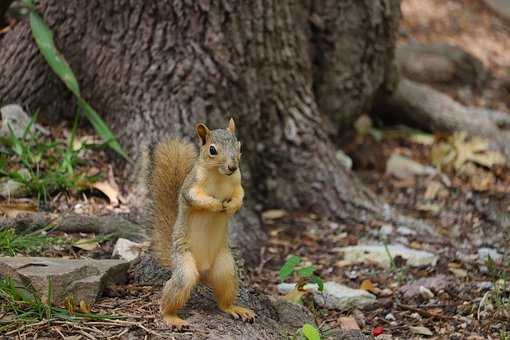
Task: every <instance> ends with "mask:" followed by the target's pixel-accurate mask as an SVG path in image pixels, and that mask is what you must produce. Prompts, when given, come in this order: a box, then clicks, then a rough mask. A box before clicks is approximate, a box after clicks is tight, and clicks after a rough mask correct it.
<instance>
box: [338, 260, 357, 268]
mask: <svg viewBox="0 0 510 340" xmlns="http://www.w3.org/2000/svg"><path fill="white" fill-rule="evenodd" d="M351 264H353V262H352V261H349V260H340V261H337V262H336V263H335V265H336V266H337V267H339V268H342V267H347V266H350V265H351Z"/></svg>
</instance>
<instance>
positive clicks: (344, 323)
mask: <svg viewBox="0 0 510 340" xmlns="http://www.w3.org/2000/svg"><path fill="white" fill-rule="evenodd" d="M338 323H339V324H340V328H341V329H343V330H346V331H347V330H360V328H359V325H358V323H357V322H356V319H355V318H353V317H352V316H348V317H340V318H338Z"/></svg>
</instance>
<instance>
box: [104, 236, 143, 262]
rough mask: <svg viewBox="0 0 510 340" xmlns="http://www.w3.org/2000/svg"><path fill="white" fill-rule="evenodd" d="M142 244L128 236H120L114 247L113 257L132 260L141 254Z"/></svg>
mask: <svg viewBox="0 0 510 340" xmlns="http://www.w3.org/2000/svg"><path fill="white" fill-rule="evenodd" d="M142 246H143V245H142V244H140V243H136V242H133V241H130V240H128V239H126V238H119V239H118V240H117V242H116V243H115V247H113V252H112V257H114V258H120V259H123V260H126V261H132V260H134V259H136V258H137V257H138V256H139V255H140V253H141V251H142Z"/></svg>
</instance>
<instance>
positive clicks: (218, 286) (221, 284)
mask: <svg viewBox="0 0 510 340" xmlns="http://www.w3.org/2000/svg"><path fill="white" fill-rule="evenodd" d="M206 283H207V285H208V286H209V287H211V288H212V290H213V291H214V295H215V296H216V300H217V301H218V307H219V308H220V310H222V311H223V312H225V313H227V314H229V315H230V316H232V317H233V318H234V319H242V320H243V321H248V322H253V320H254V319H255V313H254V312H253V311H252V310H250V309H247V308H244V307H239V306H235V305H234V303H235V301H236V298H237V291H238V283H237V276H236V271H235V263H234V259H233V258H232V255H231V254H230V251H228V250H225V251H222V252H220V254H218V256H217V257H216V260H215V261H214V264H213V267H212V268H211V269H210V271H209V274H208V275H207V279H206Z"/></svg>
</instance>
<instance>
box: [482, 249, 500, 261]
mask: <svg viewBox="0 0 510 340" xmlns="http://www.w3.org/2000/svg"><path fill="white" fill-rule="evenodd" d="M489 257H490V258H491V259H493V260H494V262H501V261H502V260H503V255H501V254H500V253H498V251H497V250H496V249H492V248H480V249H478V259H479V260H480V261H481V262H485V261H486V260H487V258H489Z"/></svg>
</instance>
